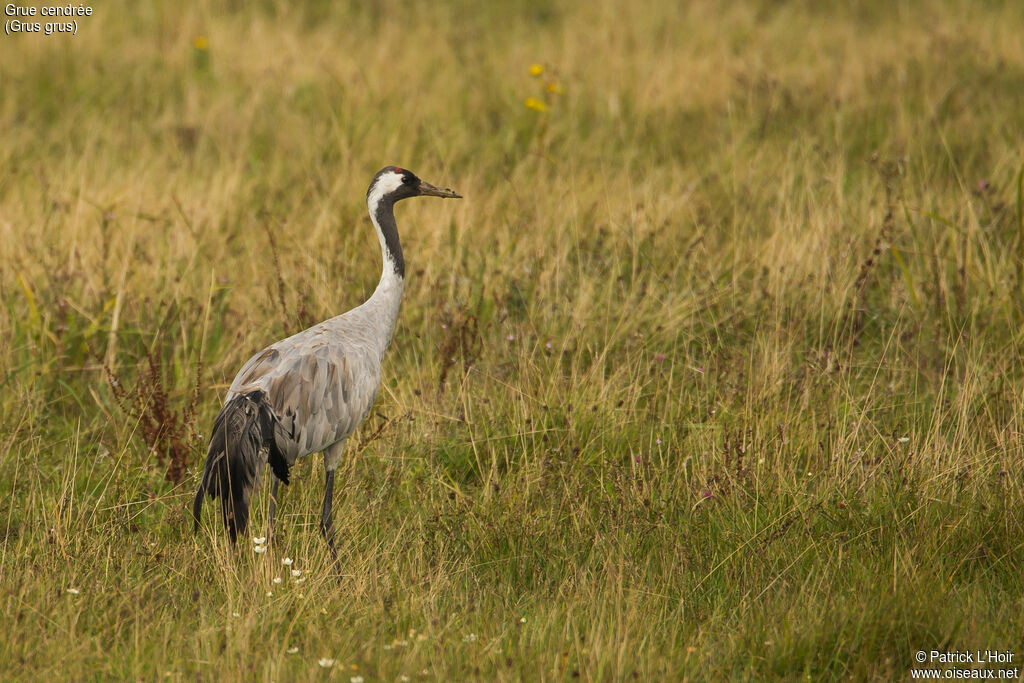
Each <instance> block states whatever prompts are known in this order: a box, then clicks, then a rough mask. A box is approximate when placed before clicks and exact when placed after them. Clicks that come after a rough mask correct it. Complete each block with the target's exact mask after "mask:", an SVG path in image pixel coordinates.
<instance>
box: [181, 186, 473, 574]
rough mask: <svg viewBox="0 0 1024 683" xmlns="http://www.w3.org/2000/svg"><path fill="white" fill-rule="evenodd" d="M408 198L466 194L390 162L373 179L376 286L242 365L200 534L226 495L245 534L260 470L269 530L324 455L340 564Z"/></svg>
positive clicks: (225, 411) (205, 482)
mask: <svg viewBox="0 0 1024 683" xmlns="http://www.w3.org/2000/svg"><path fill="white" fill-rule="evenodd" d="M409 197H450V198H455V199H460V198H461V196H460V195H458V194H456V193H455V192H453V191H452V190H450V189H442V188H439V187H435V186H433V185H431V184H430V183H428V182H425V181H423V180H420V179H419V178H418V177H416V175H415V174H414V173H412V172H411V171H409V170H406V169H402V168H399V167H398V166H385V167H384V168H382V169H381V170H380V171H378V172H377V174H376V175H374V177H373V180H372V181H371V182H370V187H369V188H368V189H367V191H366V207H367V209H368V210H369V213H370V220H371V222H372V223H373V227H374V228H375V229H376V232H377V239H378V240H379V241H380V249H381V256H382V260H383V267H382V269H381V276H380V282H379V283H378V284H377V288H376V289H375V290H374V292H373V294H372V295H371V296H370V298H369V299H367V300H366V301H365V302H364V303H363V304H361V305H360V306H357V307H356V308H353V309H352V310H350V311H347V312H345V313H342V314H341V315H338V316H335V317H333V318H330V319H329V320H325V321H323V322H321V323H319V324H318V325H314V326H313V327H310V328H309V329H307V330H303V331H302V332H299V333H298V334H294V335H292V336H291V337H288V338H287V339H283V340H281V341H279V342H277V343H274V344H271V345H270V346H268V347H267V348H265V349H263V350H262V351H260V352H259V353H257V354H256V355H254V356H253V357H252V358H250V359H249V360H248V361H247V362H246V363H245V365H243V366H242V369H241V370H240V371H239V372H238V374H237V375H236V376H235V379H234V381H233V382H232V383H231V387H230V389H228V394H227V397H226V398H225V401H224V405H223V407H222V408H221V410H220V413H219V414H218V415H217V419H216V420H215V421H214V425H213V433H212V435H211V437H210V445H209V448H208V449H207V452H206V462H205V464H204V466H203V474H202V478H201V479H200V481H199V490H198V491H197V492H196V497H195V501H194V502H193V504H192V516H193V519H194V520H195V527H194V529H195V531H198V529H199V521H200V515H201V514H202V506H203V500H204V499H205V497H206V496H207V495H209V496H210V497H211V498H220V504H221V514H222V517H223V519H224V525H225V527H226V528H227V529H228V533H229V534H230V536H231V542H232V544H234V543H235V542H236V540H237V537H238V534H242V533H245V529H246V525H247V524H248V521H249V504H250V497H251V495H252V491H253V489H254V488H255V486H256V482H257V478H258V475H259V473H260V471H261V468H262V466H263V465H264V464H269V465H270V469H271V470H272V472H273V489H272V491H271V501H270V526H271V529H272V528H273V523H274V512H275V510H276V508H277V488H278V485H279V484H280V483H281V482H284V483H285V484H287V483H288V470H289V468H290V467H291V466H292V465H293V464H294V463H295V461H296V460H298V459H299V458H301V457H304V456H307V455H310V454H312V453H318V452H323V454H324V472H325V474H324V501H323V506H322V508H321V512H320V532H321V533H322V534H323V536H324V538H325V539H326V541H327V544H328V546H329V547H330V550H331V553H332V555H334V557H335V559H337V551H336V550H335V546H334V528H333V514H332V511H331V501H332V499H333V496H334V473H335V470H336V469H337V468H338V465H339V463H340V462H341V456H342V451H343V450H344V447H345V439H347V438H348V436H349V435H350V434H351V433H352V432H353V431H354V430H355V429H356V427H358V426H359V424H360V423H361V422H362V421H363V419H364V418H365V417H366V416H367V414H368V413H369V412H370V408H371V407H372V406H373V402H374V399H375V398H376V397H377V390H378V388H379V387H380V379H381V361H382V360H383V359H384V353H385V351H387V348H388V345H389V344H390V343H391V337H392V335H393V334H394V331H395V322H396V321H397V320H398V311H399V308H400V306H401V302H402V289H403V286H404V283H405V260H404V259H403V258H402V245H401V244H400V243H399V240H398V226H397V225H396V224H395V213H394V207H395V202H398V201H401V200H402V199H408V198H409Z"/></svg>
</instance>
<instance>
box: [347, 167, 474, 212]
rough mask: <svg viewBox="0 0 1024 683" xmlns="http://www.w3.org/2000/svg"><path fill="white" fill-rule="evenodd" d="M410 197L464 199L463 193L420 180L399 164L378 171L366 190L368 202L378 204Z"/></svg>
mask: <svg viewBox="0 0 1024 683" xmlns="http://www.w3.org/2000/svg"><path fill="white" fill-rule="evenodd" d="M409 197H449V198H452V199H462V195H460V194H457V193H455V192H454V191H452V190H449V189H447V188H444V189H442V188H440V187H435V186H433V185H431V184H430V183H428V182H426V181H425V180H420V179H419V178H418V177H417V176H416V174H415V173H413V172H412V171H410V170H407V169H404V168H400V167H398V166H385V167H384V168H382V169H380V170H379V171H377V175H375V176H374V177H373V181H372V182H371V183H370V187H369V189H368V190H367V191H366V201H367V203H368V204H376V203H379V202H380V201H381V200H388V201H390V202H397V201H399V200H401V199H408V198H409Z"/></svg>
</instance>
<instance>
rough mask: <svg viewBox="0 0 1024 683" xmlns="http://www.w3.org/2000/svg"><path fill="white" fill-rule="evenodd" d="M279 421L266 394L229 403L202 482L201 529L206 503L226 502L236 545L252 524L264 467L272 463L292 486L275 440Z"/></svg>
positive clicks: (197, 508) (197, 505) (196, 506)
mask: <svg viewBox="0 0 1024 683" xmlns="http://www.w3.org/2000/svg"><path fill="white" fill-rule="evenodd" d="M276 422H277V418H276V417H275V416H274V411H273V408H272V407H271V405H270V402H269V401H268V400H267V395H266V394H265V393H263V392H262V391H260V390H256V391H251V392H249V393H248V394H239V395H237V396H235V397H234V398H232V399H231V400H230V401H228V402H227V403H226V404H225V405H224V407H223V408H221V410H220V414H218V415H217V419H216V421H215V422H214V423H213V435H212V436H211V437H210V448H209V450H207V452H206V464H205V465H204V466H203V478H202V479H201V480H200V482H199V490H198V491H197V492H196V499H195V502H194V503H193V504H192V516H193V518H194V519H195V528H196V530H198V529H199V516H200V513H201V512H202V507H203V498H205V496H206V495H207V494H209V496H210V497H211V498H218V497H219V498H220V509H221V513H222V515H223V517H224V526H226V527H227V529H228V533H230V534H231V542H232V543H234V542H235V540H236V539H237V537H238V534H241V533H245V527H246V525H247V524H248V522H249V496H250V495H251V494H252V490H253V488H254V487H255V485H256V476H257V475H258V474H259V470H260V467H261V466H262V465H263V463H265V462H268V461H269V463H270V467H271V469H273V470H274V475H275V476H276V477H277V478H278V479H280V480H281V481H283V482H284V483H285V484H287V483H288V461H287V460H286V459H285V457H284V455H283V454H282V453H281V450H280V449H279V448H278V446H277V441H276V440H275V439H274V425H275V424H276Z"/></svg>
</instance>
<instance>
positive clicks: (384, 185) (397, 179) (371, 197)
mask: <svg viewBox="0 0 1024 683" xmlns="http://www.w3.org/2000/svg"><path fill="white" fill-rule="evenodd" d="M401 186H402V174H401V173H395V172H394V171H388V172H387V173H382V174H380V176H379V177H378V178H377V182H375V183H374V184H373V187H371V188H370V192H369V194H367V195H366V205H367V206H368V207H370V211H371V212H372V211H373V210H374V209H375V208H376V206H377V203H378V202H380V200H381V198H382V197H384V196H385V195H388V194H391V193H392V192H394V191H395V190H397V189H398V188H400V187H401Z"/></svg>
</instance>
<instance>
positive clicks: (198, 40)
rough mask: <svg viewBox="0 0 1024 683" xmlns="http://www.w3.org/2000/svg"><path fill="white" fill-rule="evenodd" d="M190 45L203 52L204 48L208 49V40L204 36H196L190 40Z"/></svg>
mask: <svg viewBox="0 0 1024 683" xmlns="http://www.w3.org/2000/svg"><path fill="white" fill-rule="evenodd" d="M192 47H194V48H195V49H197V50H199V51H200V52H205V51H206V50H209V49H210V41H208V40H207V39H206V36H196V37H195V38H194V39H193V40H192Z"/></svg>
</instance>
